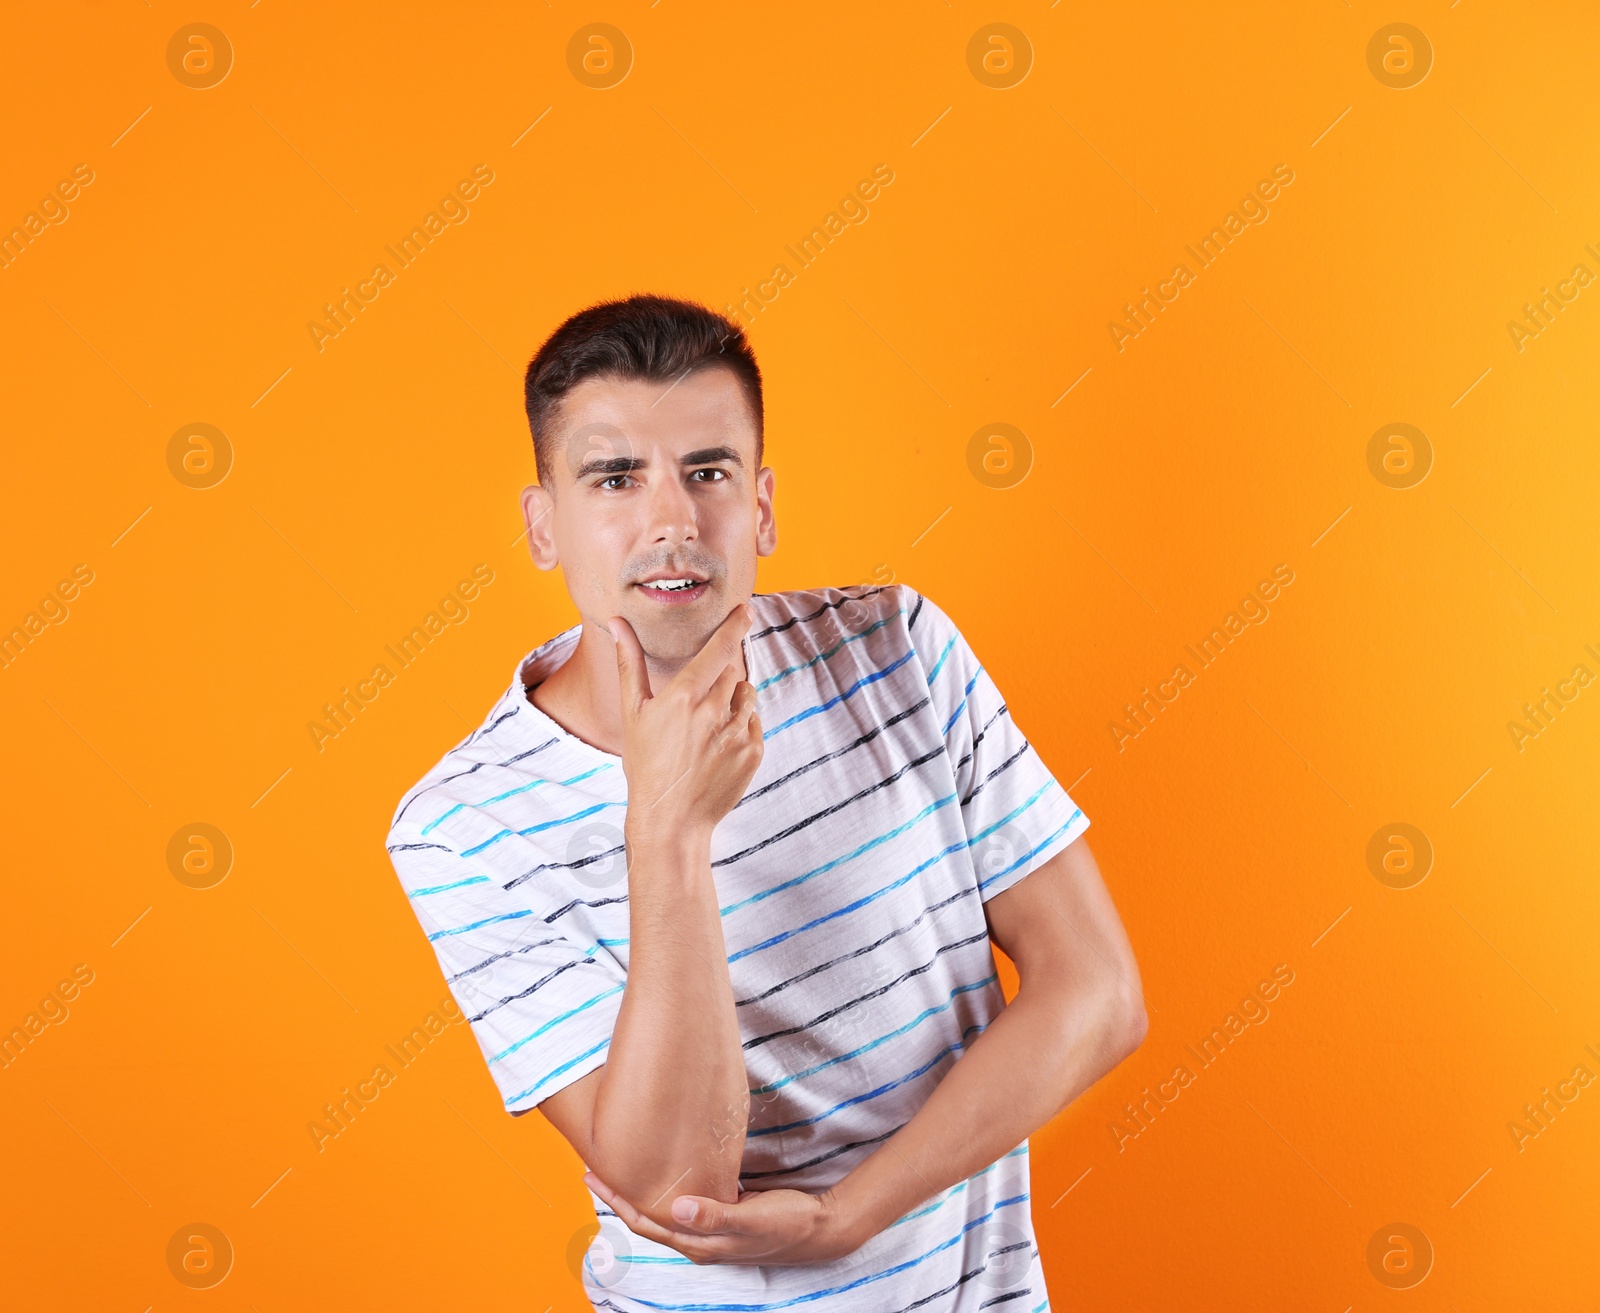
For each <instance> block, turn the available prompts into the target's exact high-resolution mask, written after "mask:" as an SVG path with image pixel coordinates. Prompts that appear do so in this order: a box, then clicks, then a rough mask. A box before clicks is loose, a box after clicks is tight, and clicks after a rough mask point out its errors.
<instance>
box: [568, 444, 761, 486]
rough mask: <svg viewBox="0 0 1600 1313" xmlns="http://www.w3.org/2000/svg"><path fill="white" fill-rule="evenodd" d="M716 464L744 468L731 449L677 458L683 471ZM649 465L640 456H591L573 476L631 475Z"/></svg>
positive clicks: (709, 449) (700, 451) (707, 449)
mask: <svg viewBox="0 0 1600 1313" xmlns="http://www.w3.org/2000/svg"><path fill="white" fill-rule="evenodd" d="M718 462H727V463H728V464H731V465H737V466H739V468H740V469H743V468H744V461H743V460H741V459H740V458H739V453H738V452H736V451H735V450H734V449H733V448H732V447H701V448H699V449H697V450H695V451H690V452H685V453H684V454H683V455H682V456H680V457H679V458H678V464H679V465H682V466H683V467H684V468H685V469H687V468H690V467H691V466H695V465H715V464H717V463H718ZM648 464H649V462H648V461H646V460H645V459H644V457H642V456H591V457H589V458H588V459H587V460H585V461H584V462H583V464H582V465H580V466H578V469H577V472H576V473H575V474H574V475H573V478H575V479H587V478H591V477H593V476H595V475H604V476H606V477H608V478H609V477H611V476H613V475H617V474H631V473H633V471H634V470H642V469H644V468H645V467H646V466H647V465H648Z"/></svg>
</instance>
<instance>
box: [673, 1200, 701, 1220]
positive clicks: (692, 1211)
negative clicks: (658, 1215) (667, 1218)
mask: <svg viewBox="0 0 1600 1313" xmlns="http://www.w3.org/2000/svg"><path fill="white" fill-rule="evenodd" d="M699 1211H700V1207H699V1205H698V1204H696V1203H695V1201H694V1200H693V1199H674V1200H673V1201H672V1215H673V1216H674V1217H676V1218H677V1219H678V1220H679V1221H680V1222H692V1221H694V1219H695V1215H696V1214H697V1213H698V1212H699Z"/></svg>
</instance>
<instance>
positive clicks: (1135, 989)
mask: <svg viewBox="0 0 1600 1313" xmlns="http://www.w3.org/2000/svg"><path fill="white" fill-rule="evenodd" d="M983 910H984V913H985V915H986V916H987V917H988V921H989V934H990V936H991V938H993V940H994V942H995V943H996V944H998V945H999V946H1000V949H1001V951H1003V952H1004V953H1005V955H1006V956H1007V957H1009V958H1010V959H1011V960H1012V962H1014V963H1015V964H1016V967H1017V976H1018V978H1019V980H1020V981H1021V983H1022V987H1023V988H1026V987H1027V985H1028V984H1029V982H1030V981H1033V980H1045V981H1048V982H1050V983H1052V984H1055V985H1061V986H1064V987H1066V988H1068V989H1073V990H1075V991H1081V992H1084V993H1087V994H1089V995H1092V996H1094V997H1098V998H1102V999H1107V1000H1109V1001H1110V1003H1111V1005H1112V1007H1113V1011H1114V1014H1115V1018H1116V1021H1117V1025H1118V1029H1119V1030H1125V1031H1126V1032H1127V1036H1128V1038H1129V1039H1130V1040H1131V1041H1132V1044H1137V1043H1138V1042H1139V1040H1141V1039H1142V1038H1143V1037H1144V1026H1145V1020H1144V991H1143V987H1142V986H1141V984H1140V980H1139V964H1138V963H1137V962H1136V961H1135V960H1134V956H1133V946H1132V945H1131V944H1130V943H1129V942H1128V934H1127V931H1126V930H1125V929H1124V928H1123V925H1122V918H1121V917H1120V916H1118V915H1117V909H1116V905H1115V904H1114V903H1113V902H1112V901H1111V893H1110V891H1109V890H1107V888H1106V885H1105V881H1104V879H1102V878H1101V875H1100V868H1099V866H1098V865H1097V864H1096V862H1095V860H1094V854H1093V853H1091V852H1090V851H1089V843H1088V840H1087V839H1081V838H1080V839H1078V840H1076V841H1075V842H1073V843H1072V844H1070V845H1068V846H1067V847H1066V848H1065V849H1063V850H1062V851H1061V852H1059V853H1057V854H1056V855H1055V856H1054V857H1052V858H1051V859H1050V860H1049V861H1048V862H1046V863H1045V864H1044V865H1043V866H1041V867H1039V868H1038V870H1036V871H1034V872H1033V873H1032V874H1030V875H1029V876H1028V878H1027V879H1025V880H1019V881H1018V882H1017V883H1016V884H1014V885H1012V886H1011V887H1010V888H1008V889H1006V890H1005V891H1004V892H1003V893H999V894H996V895H995V896H994V897H993V898H990V899H989V900H988V901H987V902H986V903H985V904H984V909H983Z"/></svg>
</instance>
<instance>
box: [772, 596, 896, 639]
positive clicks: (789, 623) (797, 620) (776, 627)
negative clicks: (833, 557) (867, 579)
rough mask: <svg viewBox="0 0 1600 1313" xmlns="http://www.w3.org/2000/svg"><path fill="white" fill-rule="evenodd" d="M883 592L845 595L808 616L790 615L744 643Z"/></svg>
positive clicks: (825, 603)
mask: <svg viewBox="0 0 1600 1313" xmlns="http://www.w3.org/2000/svg"><path fill="white" fill-rule="evenodd" d="M883 591H884V590H883V589H882V588H873V589H871V590H870V591H868V592H865V593H861V594H860V595H859V596H855V597H852V596H851V595H850V594H848V593H846V594H845V595H844V596H843V597H841V598H840V599H839V600H838V601H837V602H824V603H823V604H822V605H821V606H819V607H818V608H817V609H816V610H815V611H813V612H812V613H811V614H810V615H792V616H790V617H789V618H788V619H787V620H785V621H784V622H783V623H782V624H781V625H769V626H768V627H767V628H765V629H761V630H757V631H756V632H755V633H753V634H749V635H746V640H745V641H746V642H754V641H755V640H756V639H758V638H766V637H767V636H768V635H769V634H781V633H782V632H783V631H784V630H785V629H789V628H791V627H793V626H794V625H799V624H806V623H808V622H809V621H812V620H815V619H816V618H817V617H818V616H819V615H821V614H822V613H823V612H824V611H831V610H833V608H834V607H836V606H843V605H844V604H845V603H846V602H864V601H866V599H867V598H869V597H875V596H876V595H877V594H879V593H881V592H883Z"/></svg>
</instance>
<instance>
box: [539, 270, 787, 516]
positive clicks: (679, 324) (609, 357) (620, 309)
mask: <svg viewBox="0 0 1600 1313" xmlns="http://www.w3.org/2000/svg"><path fill="white" fill-rule="evenodd" d="M715 366H721V367H723V368H725V369H728V370H731V371H732V373H733V376H734V378H735V379H737V380H738V382H739V384H740V385H741V386H742V387H743V389H744V394H745V399H746V400H747V401H748V402H749V404H750V411H751V414H752V415H753V416H754V417H755V422H756V464H757V465H758V466H759V465H760V464H761V449H762V437H763V432H762V431H763V427H764V423H763V419H764V415H763V409H762V401H761V369H760V367H759V366H758V365H757V364H756V357H755V353H754V352H753V351H752V350H751V349H750V344H749V342H748V341H746V340H745V335H744V330H743V329H742V328H741V327H740V326H739V325H738V324H736V323H734V322H733V321H731V320H729V319H726V318H724V317H723V316H722V315H720V314H718V313H717V312H716V311H714V310H709V309H707V308H706V307H705V306H703V305H699V304H697V303H696V302H693V301H681V300H677V299H674V298H672V297H665V296H649V295H639V296H630V297H627V298H625V299H622V300H615V301H601V302H599V303H597V304H595V305H592V306H590V307H588V309H586V310H580V311H578V313H577V314H575V315H573V316H572V317H571V318H569V319H568V320H567V321H566V322H565V323H563V324H562V325H561V326H560V327H559V328H557V329H556V330H555V332H553V333H551V334H550V336H549V337H548V338H546V339H545V343H544V345H543V346H541V347H540V348H539V350H538V351H537V353H535V355H534V357H533V359H532V360H531V361H530V362H529V364H528V372H527V374H526V376H525V377H524V379H523V386H522V393H523V404H524V406H525V407H526V409H527V412H528V428H529V429H530V430H531V431H532V433H533V455H534V462H535V464H536V466H537V469H538V474H539V482H540V483H541V484H543V485H544V486H545V487H549V486H551V480H550V477H549V476H550V470H551V456H552V454H553V453H552V452H551V450H550V444H551V440H552V439H553V438H554V432H553V430H554V428H555V423H556V420H557V418H558V417H559V414H560V409H561V400H562V398H563V397H565V396H566V395H567V393H568V392H570V391H571V390H572V389H573V388H574V387H576V386H577V385H578V384H579V383H581V382H582V381H583V380H584V379H586V378H616V379H638V380H641V381H643V382H646V383H661V384H663V385H668V384H671V383H674V382H677V381H678V380H679V379H680V378H682V377H683V376H684V375H686V374H689V373H694V372H697V371H699V370H702V369H710V368H713V367H715Z"/></svg>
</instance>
